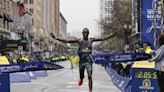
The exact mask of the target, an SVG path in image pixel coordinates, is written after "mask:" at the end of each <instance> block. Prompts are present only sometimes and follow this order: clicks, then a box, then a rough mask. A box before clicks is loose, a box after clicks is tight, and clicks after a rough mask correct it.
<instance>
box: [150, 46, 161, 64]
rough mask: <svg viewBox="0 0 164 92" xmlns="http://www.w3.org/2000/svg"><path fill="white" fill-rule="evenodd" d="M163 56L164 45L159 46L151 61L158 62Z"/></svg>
mask: <svg viewBox="0 0 164 92" xmlns="http://www.w3.org/2000/svg"><path fill="white" fill-rule="evenodd" d="M162 58H164V46H162V47H161V48H159V49H158V50H157V52H156V55H155V57H153V58H152V59H149V61H150V62H152V61H155V62H158V61H160V60H161V59H162Z"/></svg>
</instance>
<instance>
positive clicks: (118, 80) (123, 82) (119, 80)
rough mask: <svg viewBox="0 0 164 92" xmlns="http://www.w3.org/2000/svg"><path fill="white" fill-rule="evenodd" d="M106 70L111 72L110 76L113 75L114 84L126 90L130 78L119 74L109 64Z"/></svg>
mask: <svg viewBox="0 0 164 92" xmlns="http://www.w3.org/2000/svg"><path fill="white" fill-rule="evenodd" d="M106 71H107V73H108V74H109V76H111V78H112V81H113V84H114V85H115V86H116V87H117V88H119V89H120V90H122V91H124V90H125V89H126V88H127V86H128V85H129V84H130V79H129V78H125V77H122V76H120V75H118V74H117V73H116V71H115V70H113V69H112V68H111V67H109V66H107V68H106ZM124 92H125V91H124ZM126 92H127V91H126Z"/></svg>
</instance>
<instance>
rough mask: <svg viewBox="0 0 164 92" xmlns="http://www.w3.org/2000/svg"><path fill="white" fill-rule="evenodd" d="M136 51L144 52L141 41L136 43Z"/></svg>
mask: <svg viewBox="0 0 164 92" xmlns="http://www.w3.org/2000/svg"><path fill="white" fill-rule="evenodd" d="M135 52H137V53H142V52H144V50H143V48H142V45H141V43H136V44H135Z"/></svg>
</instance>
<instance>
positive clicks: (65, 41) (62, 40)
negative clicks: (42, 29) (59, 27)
mask: <svg viewBox="0 0 164 92" xmlns="http://www.w3.org/2000/svg"><path fill="white" fill-rule="evenodd" d="M50 35H51V36H52V38H54V39H55V40H58V41H61V42H64V43H79V40H78V39H74V40H69V39H67V40H66V39H61V38H57V37H55V36H54V34H53V33H50Z"/></svg>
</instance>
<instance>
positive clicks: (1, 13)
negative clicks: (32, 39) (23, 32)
mask: <svg viewBox="0 0 164 92" xmlns="http://www.w3.org/2000/svg"><path fill="white" fill-rule="evenodd" d="M11 7H12V2H11V0H0V40H6V39H10V23H12V22H13V20H12V19H11V14H12V10H11V9H12V8H11Z"/></svg>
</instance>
